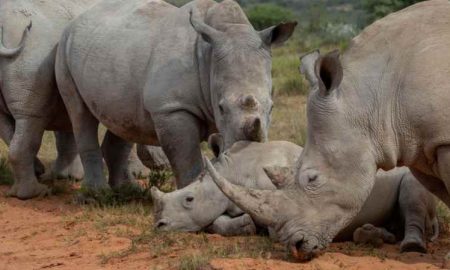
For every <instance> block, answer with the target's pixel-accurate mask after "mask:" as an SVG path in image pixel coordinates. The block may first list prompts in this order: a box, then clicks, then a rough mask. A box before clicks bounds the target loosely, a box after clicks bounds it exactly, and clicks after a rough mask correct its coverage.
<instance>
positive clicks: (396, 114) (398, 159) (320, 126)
mask: <svg viewBox="0 0 450 270" xmlns="http://www.w3.org/2000/svg"><path fill="white" fill-rule="evenodd" d="M449 25H450V2H449V1H446V0H433V1H425V2H421V3H418V4H416V5H413V6H411V7H408V8H406V9H404V10H402V11H399V12H397V13H394V14H392V15H389V16H387V17H385V18H383V19H381V20H379V21H377V22H375V23H374V24H372V25H371V26H369V27H367V28H366V29H365V30H364V31H362V32H361V34H360V35H358V36H357V37H356V38H354V39H353V41H352V42H351V44H350V46H349V48H348V49H347V51H346V52H345V53H344V54H343V55H342V57H340V56H339V53H336V52H331V53H329V54H326V55H321V54H320V53H319V52H313V53H310V54H308V55H306V56H304V57H303V58H302V66H301V70H302V72H303V73H304V74H305V75H306V78H307V79H308V80H309V82H310V85H311V91H310V94H309V97H308V103H307V122H308V125H307V126H308V131H307V142H306V144H305V149H304V151H303V154H302V156H301V158H300V160H299V162H298V164H297V165H296V167H297V168H296V182H295V184H296V186H295V189H290V190H278V191H276V192H273V191H263V190H250V189H246V188H240V187H236V186H230V185H229V183H226V182H225V183H224V182H219V184H220V186H221V187H222V190H224V191H225V192H226V194H227V195H228V196H229V197H230V199H232V201H234V202H235V203H236V204H237V205H238V206H239V207H240V208H242V209H243V210H245V212H247V213H249V214H250V215H251V216H252V218H253V219H255V220H257V221H259V222H261V223H263V224H268V225H272V226H274V227H275V228H276V230H277V232H278V233H279V235H281V239H282V240H283V242H284V243H285V244H286V245H288V247H289V248H290V250H292V251H293V253H294V255H299V256H300V257H301V258H302V257H303V256H306V257H309V255H311V254H314V251H316V250H319V249H321V248H324V247H325V246H326V245H327V244H328V243H329V242H330V241H331V240H332V239H333V238H334V236H335V235H336V234H337V233H338V232H339V231H340V230H341V229H342V228H343V227H345V226H346V225H348V224H349V222H350V221H351V220H352V218H353V217H354V216H355V215H356V214H357V213H358V212H359V210H360V209H361V207H362V205H363V203H364V201H365V200H366V198H367V197H368V196H369V194H370V191H371V189H372V187H373V185H374V183H375V175H376V172H377V169H378V168H381V169H384V170H389V169H392V168H394V167H396V166H401V165H403V166H407V167H409V168H410V170H411V172H412V173H413V174H414V176H415V177H416V178H417V179H418V180H419V182H420V183H422V184H423V185H424V186H425V187H426V188H427V189H428V190H429V191H431V192H432V193H434V194H435V195H436V196H437V197H438V198H440V199H441V200H442V201H443V202H444V203H445V204H446V205H447V206H449V205H450V195H449V192H448V187H449V185H450V166H449V164H450V152H449V151H450V148H449V147H448V145H449V144H450V137H449V135H448V134H449V132H450V111H449V110H448V105H449V104H450V76H449V74H450V27H449ZM249 194H251V196H250V195H249ZM415 203H417V204H423V203H425V200H422V199H417V200H416V201H415ZM411 205H413V202H411ZM423 222H424V221H423V220H417V221H416V223H417V226H411V227H410V228H408V230H411V231H414V230H417V231H418V233H421V231H420V228H423V226H421V224H423Z"/></svg>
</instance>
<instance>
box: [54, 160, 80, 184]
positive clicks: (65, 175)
mask: <svg viewBox="0 0 450 270" xmlns="http://www.w3.org/2000/svg"><path fill="white" fill-rule="evenodd" d="M52 174H53V176H54V177H55V178H56V179H69V178H70V179H77V180H81V179H82V178H83V177H84V170H83V165H82V164H81V159H80V157H79V156H77V157H76V158H75V160H73V161H72V162H71V163H70V164H69V165H68V166H60V163H58V162H55V164H54V166H53V168H52Z"/></svg>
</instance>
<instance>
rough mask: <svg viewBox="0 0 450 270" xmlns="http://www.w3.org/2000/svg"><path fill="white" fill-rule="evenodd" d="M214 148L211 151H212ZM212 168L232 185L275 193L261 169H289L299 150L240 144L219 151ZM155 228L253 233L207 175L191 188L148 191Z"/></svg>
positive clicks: (246, 219) (277, 144)
mask: <svg viewBox="0 0 450 270" xmlns="http://www.w3.org/2000/svg"><path fill="white" fill-rule="evenodd" d="M213 148H214V147H213ZM219 148H220V150H219V152H218V157H216V158H215V159H214V160H213V163H214V167H215V168H216V169H217V170H218V171H219V172H220V173H221V174H222V175H224V176H226V177H227V178H229V179H232V180H233V182H234V183H236V184H239V185H242V186H247V187H252V188H261V189H276V187H275V186H274V185H273V184H272V181H271V179H270V178H269V177H268V176H267V175H266V173H265V170H264V168H271V167H275V166H279V167H290V166H292V165H293V162H294V161H295V160H297V159H298V158H299V156H300V153H301V150H302V148H301V147H300V146H297V145H295V144H293V143H290V142H283V141H271V142H266V143H258V142H249V141H240V142H236V143H234V144H233V145H232V147H231V148H230V149H228V150H227V151H225V152H223V148H222V147H219ZM151 191H152V198H153V202H154V214H155V219H154V220H155V227H156V228H157V229H160V230H165V231H192V232H193V231H200V230H204V229H206V230H208V231H210V232H214V233H219V234H222V235H240V234H249V233H255V229H256V228H255V225H254V224H253V221H252V219H251V218H250V217H249V216H248V215H244V216H243V212H242V210H241V209H239V208H238V207H237V206H236V205H235V204H233V203H232V202H231V201H230V200H229V199H228V198H227V197H226V196H225V195H224V194H223V193H222V192H221V191H220V189H219V188H218V187H217V185H216V184H214V182H213V180H212V179H211V177H210V176H209V174H205V175H203V176H202V177H201V178H200V179H198V180H196V181H195V182H193V183H192V184H190V185H188V186H186V187H184V188H182V189H179V190H176V191H173V192H170V193H162V192H161V191H159V190H158V189H157V188H156V187H153V188H152V190H151Z"/></svg>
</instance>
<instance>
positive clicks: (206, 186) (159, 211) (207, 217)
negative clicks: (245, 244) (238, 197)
mask: <svg viewBox="0 0 450 270" xmlns="http://www.w3.org/2000/svg"><path fill="white" fill-rule="evenodd" d="M212 142H213V143H211V144H210V145H212V146H214V145H215V146H219V147H215V148H216V149H220V146H221V144H217V143H215V142H217V139H215V140H212ZM301 152H302V147H300V146H297V145H295V144H293V143H290V142H284V141H271V142H266V143H258V142H246V141H242V142H236V143H235V144H233V145H232V147H231V148H230V149H229V150H227V151H220V155H219V156H217V157H216V158H215V159H214V160H213V164H214V168H215V170H217V172H218V173H219V174H220V175H222V176H224V177H226V178H228V179H230V181H231V182H232V183H234V184H237V185H242V186H246V187H250V188H258V189H266V190H275V189H280V188H282V189H287V188H290V187H291V185H292V183H293V182H294V177H293V176H294V174H293V173H292V167H293V166H294V163H295V161H296V160H297V159H298V157H300V154H301ZM151 192H152V198H153V203H154V215H155V227H156V228H157V229H159V230H165V231H191V232H192V231H200V230H206V231H208V232H212V233H218V234H222V235H242V234H252V233H255V232H256V227H257V226H258V225H261V226H263V227H264V224H259V223H258V222H256V226H255V224H254V222H253V220H252V219H251V218H250V216H249V215H248V214H245V213H244V212H243V211H242V210H241V209H239V208H238V207H237V206H236V205H235V204H234V203H232V202H231V201H230V200H229V199H228V198H227V197H226V196H225V195H224V194H223V193H222V192H221V191H220V189H219V188H218V187H217V185H215V184H214V182H213V180H212V179H211V177H210V176H209V175H208V174H206V175H204V176H203V177H202V178H201V179H199V180H197V181H195V182H194V183H192V184H190V185H188V186H186V187H184V188H182V189H179V190H176V191H173V192H170V193H163V192H161V191H159V190H158V189H157V188H156V187H153V188H152V190H151ZM421 199H425V200H426V204H421V203H416V201H418V200H421ZM306 207H307V206H306ZM418 220H423V221H424V223H423V224H419V226H421V227H420V230H421V234H418V233H417V231H416V230H409V229H408V228H410V227H411V226H415V225H416V223H415V222H416V221H418ZM369 224H370V225H369ZM380 226H381V227H387V228H388V229H389V231H392V232H393V233H394V234H395V235H397V237H398V238H402V239H403V241H402V243H401V245H400V249H401V251H420V252H426V242H425V241H426V238H427V237H429V238H430V239H431V240H434V239H436V237H437V235H438V234H439V226H438V222H437V218H436V205H435V200H434V198H433V196H432V195H431V193H429V192H428V191H427V190H426V189H425V188H423V187H422V186H421V184H420V183H419V182H418V181H417V180H416V179H415V178H414V177H413V176H412V175H411V173H410V172H409V170H408V169H407V168H404V167H403V168H396V169H393V170H391V171H389V172H384V171H382V170H381V171H380V172H378V174H377V179H376V182H375V186H374V188H373V190H372V193H371V195H370V196H369V198H368V200H367V201H366V202H365V204H364V206H363V208H362V210H361V212H360V213H359V214H358V215H357V217H356V218H355V219H354V220H353V221H352V223H351V224H350V225H348V226H347V227H346V228H345V229H343V230H342V231H341V232H340V233H339V234H338V236H337V237H335V240H337V241H344V240H345V241H347V240H352V239H353V238H354V240H355V242H357V243H361V242H362V243H372V244H374V245H379V244H380V241H381V243H382V242H388V243H393V242H395V240H396V237H395V236H394V234H392V233H390V232H388V231H386V229H384V228H378V227H380ZM360 227H361V228H360Z"/></svg>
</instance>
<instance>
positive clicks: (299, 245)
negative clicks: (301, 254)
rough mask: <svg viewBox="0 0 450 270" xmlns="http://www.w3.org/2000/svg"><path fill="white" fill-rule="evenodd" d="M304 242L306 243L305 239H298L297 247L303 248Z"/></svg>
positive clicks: (298, 248)
mask: <svg viewBox="0 0 450 270" xmlns="http://www.w3.org/2000/svg"><path fill="white" fill-rule="evenodd" d="M304 243H305V241H303V239H302V240H300V241H297V243H295V248H296V249H297V250H301V249H302V247H303V244H304Z"/></svg>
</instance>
